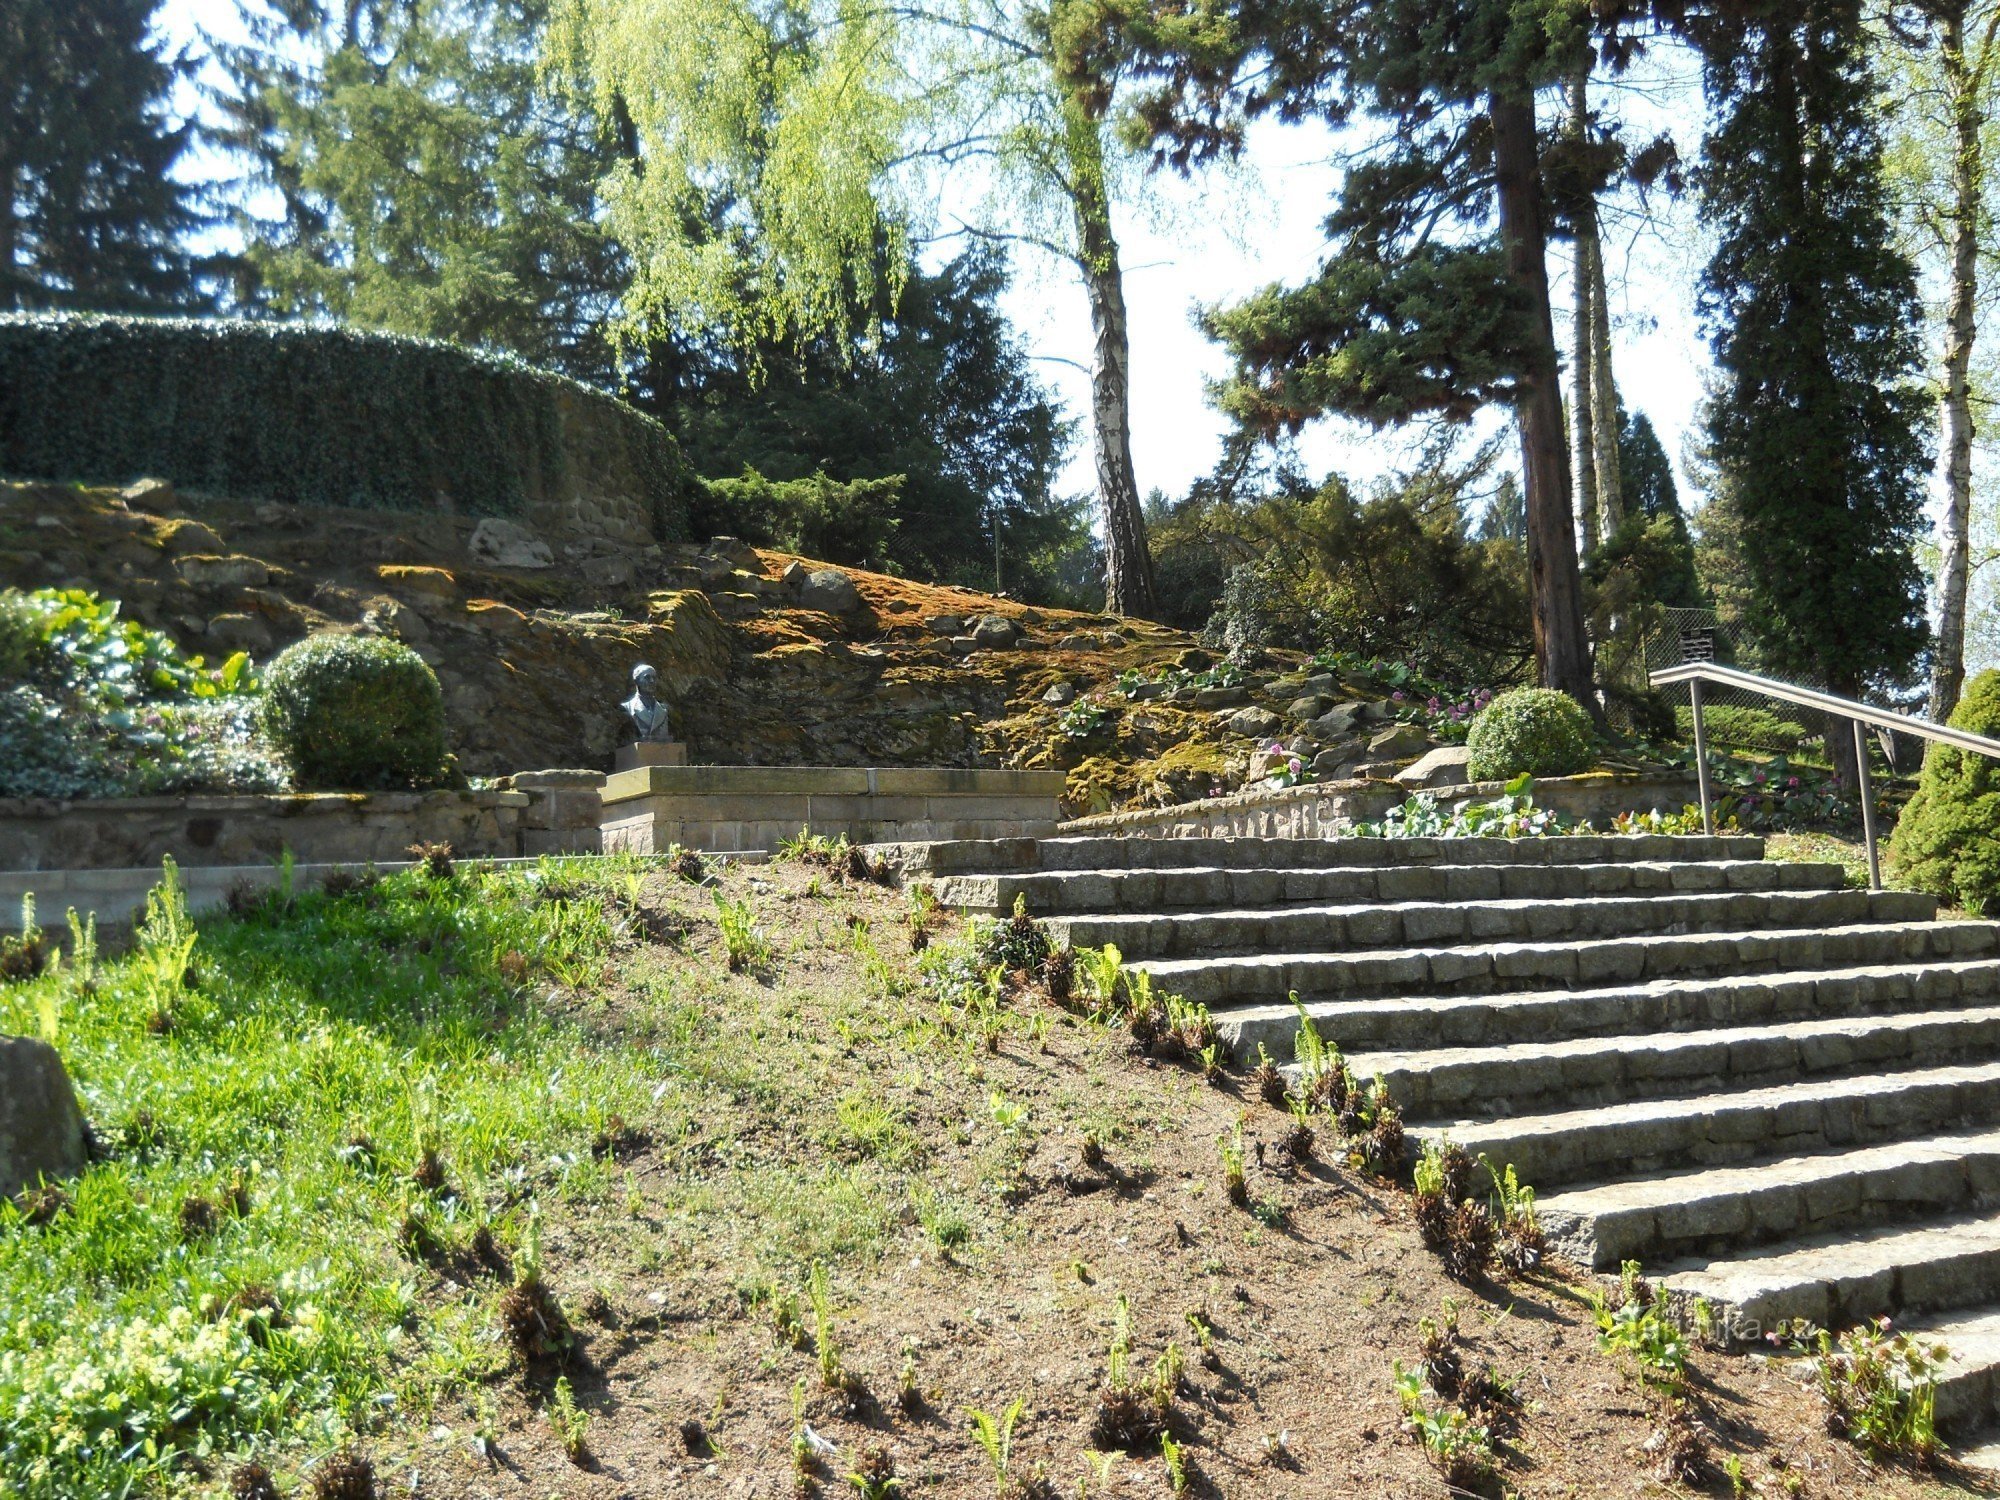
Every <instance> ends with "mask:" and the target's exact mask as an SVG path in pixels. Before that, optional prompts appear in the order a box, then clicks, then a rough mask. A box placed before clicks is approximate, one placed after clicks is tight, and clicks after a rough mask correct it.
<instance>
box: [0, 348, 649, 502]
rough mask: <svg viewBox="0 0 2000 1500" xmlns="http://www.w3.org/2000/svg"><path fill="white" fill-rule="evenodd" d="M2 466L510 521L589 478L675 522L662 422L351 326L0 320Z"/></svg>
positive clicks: (32, 474) (469, 358)
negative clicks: (144, 477) (148, 478)
mask: <svg viewBox="0 0 2000 1500" xmlns="http://www.w3.org/2000/svg"><path fill="white" fill-rule="evenodd" d="M0 473H6V474H12V475H17V476H20V477H24V478H38V479H78V480H92V481H99V482H109V483H124V482H126V481H129V480H131V479H133V478H135V477H136V476H138V475H141V474H152V475H158V476H160V477H162V478H165V479H170V480H172V481H173V482H174V483H175V484H177V485H179V486H181V487H182V488H184V489H189V490H195V491H202V492H206V493H209V494H216V495H228V496H247V497H255V498H257V499H262V500H276V501H283V502H286V503H288V504H295V505H341V506H355V507H360V508H364V509H382V510H415V511H433V510H436V509H437V508H438V507H439V506H440V504H445V505H449V506H451V507H453V508H455V509H457V510H458V511H460V512H461V513H466V514H476V515H513V514H517V513H520V512H522V511H524V510H525V509H526V508H527V507H528V506H529V505H530V504H531V503H532V502H534V501H537V500H541V499H549V500H555V499H558V498H560V496H561V494H562V493H563V491H562V486H563V485H565V484H566V483H569V482H572V481H573V480H576V479H585V480H588V481H590V482H591V483H592V484H595V485H600V486H602V487H604V488H606V489H610V490H613V491H615V492H622V493H625V494H628V495H631V496H633V497H635V498H637V499H638V500H640V501H641V502H643V505H644V507H645V508H646V510H648V511H649V512H650V514H651V518H652V524H653V528H654V530H655V532H656V533H657V534H658V535H660V536H661V537H662V538H663V539H667V540H672V539H675V538H677V537H679V536H681V535H683V534H684V533H685V529H686V517H687V480H686V477H685V469H684V465H683V464H682V462H681V458H680V454H679V450H678V448H677V446H676V445H675V443H674V440H673V438H672V437H671V436H670V435H669V434H668V433H667V432H666V431H665V430H664V429H663V428H661V427H660V425H659V424H658V423H656V422H654V421H652V420H651V419H650V418H648V417H645V416H642V415H641V414H640V413H638V412H636V411H634V410H632V408H630V407H628V406H626V405H625V404H624V403H623V402H621V401H618V400H616V399H615V398H613V397H611V396H607V395H605V394H604V393H603V392H602V391H597V390H593V389H591V388H590V387H588V386H585V385H580V384H578V383H577V382H575V381H572V380H566V379H564V378H562V377H561V376H557V375H551V374H549V373H547V372H546V371H541V370H536V369H533V368H531V367H529V366H527V365H525V364H522V363H520V362H519V361H518V360H512V359H504V358H501V357H498V356H494V355H486V354H476V353H473V352H471V351H469V350H466V349H460V348H455V347H453V346H451V345H449V344H441V343H434V342H429V341H426V340H420V339H412V338H401V337H395V336H391V335H388V334H372V333H360V332H356V331H354V330H351V329H338V328H318V327H300V326H288V325H282V324H276V323H244V322H229V321H222V320H210V321H201V322H194V321H187V320H178V319H131V318H102V317H85V316H61V317H56V316H40V317H36V316H20V315H4V316H0Z"/></svg>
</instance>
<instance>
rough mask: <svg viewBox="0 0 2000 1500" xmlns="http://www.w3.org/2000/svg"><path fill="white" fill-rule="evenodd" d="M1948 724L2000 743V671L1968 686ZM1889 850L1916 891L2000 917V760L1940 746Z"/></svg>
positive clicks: (1928, 756)
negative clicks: (1997, 913) (1997, 740)
mask: <svg viewBox="0 0 2000 1500" xmlns="http://www.w3.org/2000/svg"><path fill="white" fill-rule="evenodd" d="M1947 722H1948V723H1949V724H1950V725H1951V727H1952V728H1954V729H1966V730H1970V731H1971V732H1972V733H1974V734H1984V735H1989V736H1991V737H1993V738H1996V739H2000V671H1994V670H1991V669H1989V670H1987V671H1984V672H1981V673H1980V674H1979V675H1978V676H1976V677H1974V678H1973V679H1972V681H1970V682H1968V683H1967V684H1966V685H1965V692H1964V695H1963V696H1962V697H1960V698H1959V700H1958V707H1957V708H1955V709H1953V710H1952V711H1951V718H1950V719H1949V720H1948V721H1947ZM1889 853H1890V855H1891V856H1892V857H1893V858H1894V859H1895V861H1896V872H1897V874H1898V875H1899V876H1900V877H1901V879H1902V880H1903V881H1905V882H1907V883H1908V884H1910V885H1912V886H1914V887H1916V889H1918V890H1920V891H1928V892H1930V894H1932V895H1933V896H1936V897H1938V898H1939V899H1940V900H1943V901H1949V902H1951V903H1952V904H1954V905H1956V906H1960V907H1963V908H1964V909H1965V910H1967V911H1969V912H1974V913H1976V914H1978V915H1979V916H1992V915H1993V914H1994V913H1996V912H2000V761H1994V760H1989V759H1987V758H1986V757H1985V756H1983V755H1975V754H1974V753H1973V752H1972V751H1970V750H1955V749H1953V748H1952V747H1951V746H1950V745H1932V746H1931V747H1930V750H1929V752H1928V753H1927V754H1926V755H1925V756H1924V769H1923V772H1922V774H1920V775H1919V776H1918V778H1917V794H1916V795H1915V796H1914V797H1912V798H1911V799H1910V804H1909V806H1908V807H1906V808H1904V809H1903V816H1902V818H1901V820H1900V821H1899V822H1898V823H1897V824H1896V831H1895V833H1893V834H1892V835H1890V838H1889Z"/></svg>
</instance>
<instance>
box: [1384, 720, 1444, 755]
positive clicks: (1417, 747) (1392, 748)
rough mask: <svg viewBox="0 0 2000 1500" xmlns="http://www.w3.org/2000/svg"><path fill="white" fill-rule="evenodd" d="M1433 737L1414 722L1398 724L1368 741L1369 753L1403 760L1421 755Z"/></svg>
mask: <svg viewBox="0 0 2000 1500" xmlns="http://www.w3.org/2000/svg"><path fill="white" fill-rule="evenodd" d="M1430 742H1431V737H1430V736H1429V735H1427V734H1425V733H1424V732H1423V730H1421V729H1419V728H1418V727H1417V726H1416V725H1414V724H1396V725H1392V726H1391V727H1390V728H1388V729H1384V730H1382V731H1380V732H1379V733H1378V734H1377V735H1376V736H1375V737H1374V738H1373V739H1371V740H1370V741H1369V742H1368V753H1369V754H1370V755H1373V756H1377V757H1379V758H1381V759H1383V760H1403V759H1405V758H1406V757H1408V756H1412V755H1421V754H1423V752H1424V749H1425V747H1426V746H1428V745H1429V744H1430Z"/></svg>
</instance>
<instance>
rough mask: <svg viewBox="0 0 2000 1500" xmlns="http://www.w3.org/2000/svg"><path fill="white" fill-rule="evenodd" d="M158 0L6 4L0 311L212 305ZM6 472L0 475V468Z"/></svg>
mask: <svg viewBox="0 0 2000 1500" xmlns="http://www.w3.org/2000/svg"><path fill="white" fill-rule="evenodd" d="M160 9H161V3H160V0H64V3H63V4H60V5H27V6H20V7H15V8H11V9H10V10H9V12H8V15H7V22H6V24H5V25H4V26H0V79H5V80H7V85H6V90H5V97H6V101H7V105H6V108H5V109H4V110H0V162H5V163H6V164H7V165H6V169H5V177H6V183H7V186H6V189H5V191H6V193H7V200H8V201H7V203H6V206H5V212H6V214H7V219H8V224H7V231H8V232H7V235H6V253H5V254H4V255H0V308H13V307H32V308H64V307H69V308H95V309H99V310H115V311H119V312H145V311H154V312H157V311H165V310H169V309H175V308H180V309H187V308H192V307H195V306H198V305H200V304H202V303H204V302H205V301H207V300H208V298H207V297H206V295H204V291H203V289H202V287H201V285H200V276H199V272H200V269H201V267H200V265H199V262H198V261H197V260H196V258H195V257H194V255H193V254H192V253H191V252H190V250H189V248H188V243H187V241H188V238H189V236H190V235H191V234H192V233H193V232H194V231H196V230H198V229H199V228H201V227H202V225H203V222H204V220H203V217H202V215H201V213H200V212H199V211H198V208H197V204H198V203H199V201H200V195H201V187H200V185H199V184H198V183H196V182H194V181H192V180H190V178H189V176H188V175H187V174H186V173H184V172H181V171H179V170H176V169H177V168H178V167H180V166H181V165H182V164H183V163H184V159H185V157H186V154H187V151H188V148H189V146H190V144H191V143H192V142H193V139H194V132H195V127H194V124H193V122H192V121H179V122H177V121H175V120H174V118H173V115H174V113H175V112H176V111H175V97H174V96H175V95H176V93H177V91H178V90H180V89H182V88H185V87H189V86H191V84H192V80H193V77H194V73H195V64H194V62H193V61H192V60H191V59H190V58H188V57H187V56H185V55H183V54H178V53H176V51H175V49H174V47H173V44H172V43H170V42H169V41H168V40H166V39H165V38H164V37H163V36H161V35H160V34H159V32H158V31H156V30H155V20H156V17H155V13H156V12H157V11H159V10H160ZM4 467H5V466H4V464H0V469H4Z"/></svg>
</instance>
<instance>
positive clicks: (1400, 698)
mask: <svg viewBox="0 0 2000 1500" xmlns="http://www.w3.org/2000/svg"><path fill="white" fill-rule="evenodd" d="M1389 696H1390V697H1391V698H1393V699H1394V700H1395V701H1396V702H1398V703H1401V702H1402V701H1403V690H1402V689H1401V688H1397V689H1396V691H1395V692H1393V693H1391V694H1390V695H1389Z"/></svg>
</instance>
